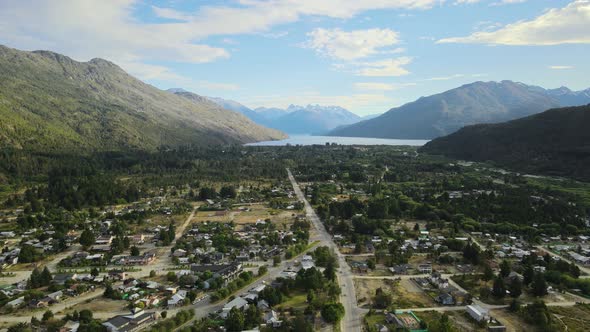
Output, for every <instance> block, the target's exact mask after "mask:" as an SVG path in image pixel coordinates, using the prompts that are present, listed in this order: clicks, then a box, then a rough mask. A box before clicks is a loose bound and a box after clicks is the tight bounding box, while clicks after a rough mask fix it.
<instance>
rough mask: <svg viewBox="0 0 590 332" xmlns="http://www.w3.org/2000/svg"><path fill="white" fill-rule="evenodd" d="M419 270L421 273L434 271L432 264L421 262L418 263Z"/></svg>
mask: <svg viewBox="0 0 590 332" xmlns="http://www.w3.org/2000/svg"><path fill="white" fill-rule="evenodd" d="M418 271H420V273H432V264H420V265H418Z"/></svg>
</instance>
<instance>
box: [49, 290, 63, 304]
mask: <svg viewBox="0 0 590 332" xmlns="http://www.w3.org/2000/svg"><path fill="white" fill-rule="evenodd" d="M63 295H64V294H63V292H62V291H57V292H53V293H51V294H48V295H47V297H48V298H50V299H52V300H54V301H56V302H57V301H59V300H60V299H61V297H62V296H63Z"/></svg>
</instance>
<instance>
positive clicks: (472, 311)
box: [466, 304, 489, 322]
mask: <svg viewBox="0 0 590 332" xmlns="http://www.w3.org/2000/svg"><path fill="white" fill-rule="evenodd" d="M466 309H467V313H468V314H469V316H471V318H473V319H474V320H476V321H477V322H481V321H483V320H487V319H488V318H489V315H488V311H487V310H486V309H484V308H482V307H480V306H478V305H476V304H471V305H468V306H467V307H466Z"/></svg>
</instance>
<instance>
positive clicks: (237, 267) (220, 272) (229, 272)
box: [191, 262, 242, 282]
mask: <svg viewBox="0 0 590 332" xmlns="http://www.w3.org/2000/svg"><path fill="white" fill-rule="evenodd" d="M191 271H192V272H193V273H202V272H206V271H209V272H212V273H213V274H214V275H216V276H220V277H222V278H223V280H225V281H226V282H227V281H229V280H232V279H233V278H235V277H237V276H238V274H240V272H241V271H242V264H241V263H238V262H235V263H231V264H212V265H197V264H193V265H191Z"/></svg>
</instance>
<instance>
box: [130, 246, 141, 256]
mask: <svg viewBox="0 0 590 332" xmlns="http://www.w3.org/2000/svg"><path fill="white" fill-rule="evenodd" d="M130 253H131V256H139V255H140V253H139V248H138V247H136V246H133V247H131V250H130Z"/></svg>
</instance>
